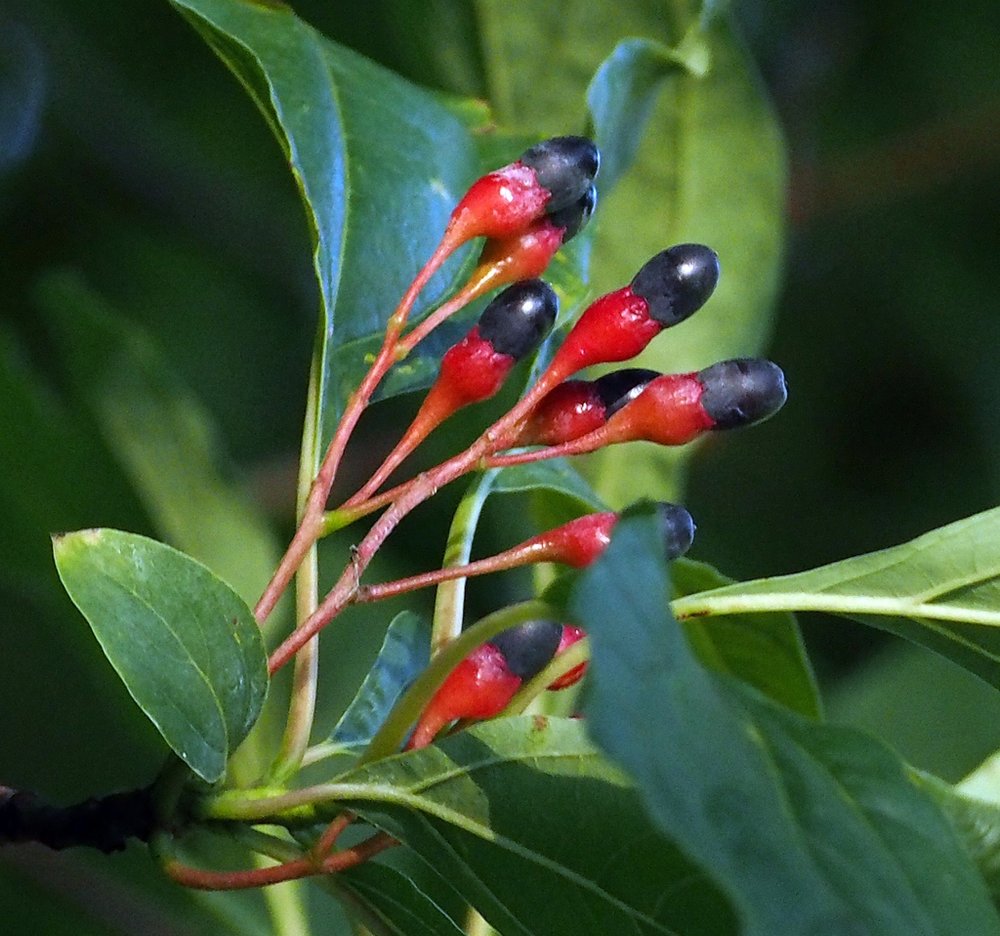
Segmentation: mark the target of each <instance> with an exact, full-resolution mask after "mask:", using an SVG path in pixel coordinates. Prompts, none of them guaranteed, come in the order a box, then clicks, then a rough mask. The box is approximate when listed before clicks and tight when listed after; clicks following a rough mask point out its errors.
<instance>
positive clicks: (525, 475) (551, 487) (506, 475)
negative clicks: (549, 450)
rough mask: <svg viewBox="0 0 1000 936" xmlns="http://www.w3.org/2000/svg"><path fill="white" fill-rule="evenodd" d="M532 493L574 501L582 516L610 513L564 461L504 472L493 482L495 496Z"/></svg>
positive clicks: (542, 463) (573, 504) (544, 462)
mask: <svg viewBox="0 0 1000 936" xmlns="http://www.w3.org/2000/svg"><path fill="white" fill-rule="evenodd" d="M529 491H547V492H549V493H552V494H558V495H560V496H562V497H564V498H566V499H567V500H568V501H570V503H571V504H572V506H573V507H574V508H575V509H576V511H577V512H578V513H589V512H590V511H594V510H606V509H607V508H606V507H605V505H604V503H603V502H602V501H601V499H600V498H599V497H598V496H597V495H596V494H595V493H594V490H593V488H592V487H591V486H590V485H589V484H587V482H586V481H584V479H583V478H582V477H581V476H580V474H579V472H577V471H576V470H575V469H574V468H572V467H571V466H570V464H569V463H568V462H567V461H566V460H565V459H562V458H557V459H553V460H551V461H540V462H534V463H531V464H527V465H512V466H511V467H509V468H503V469H501V470H500V471H499V473H498V474H497V476H496V478H495V480H494V481H493V482H492V489H491V493H493V494H523V493H527V492H529Z"/></svg>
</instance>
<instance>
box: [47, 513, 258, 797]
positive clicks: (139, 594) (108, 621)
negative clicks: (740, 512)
mask: <svg viewBox="0 0 1000 936" xmlns="http://www.w3.org/2000/svg"><path fill="white" fill-rule="evenodd" d="M53 546H54V551H55V558H56V567H57V569H58V571H59V576H60V578H61V579H62V581H63V584H64V585H65V587H66V591H67V592H69V595H70V597H71V598H72V599H73V603H74V604H75V605H76V606H77V607H78V608H79V609H80V611H81V612H83V615H84V617H86V619H87V621H88V623H89V624H90V626H91V628H92V629H93V631H94V635H95V636H96V637H97V639H98V641H99V643H100V644H101V647H102V648H103V650H104V653H105V655H106V656H107V657H108V660H110V662H111V665H112V666H113V667H114V668H115V670H116V671H117V673H118V675H119V676H120V677H121V678H122V681H123V682H124V683H125V685H126V687H127V688H128V690H129V692H130V693H131V695H132V697H133V698H134V699H135V701H136V703H137V704H138V705H139V707H140V708H141V709H142V710H143V711H144V712H145V713H146V715H147V716H148V717H149V719H150V720H151V721H152V722H153V724H154V725H156V727H157V729H158V730H159V732H160V734H162V735H163V738H164V740H165V741H166V742H167V744H169V745H170V747H171V748H173V750H174V751H175V752H176V753H177V755H178V756H179V757H180V758H181V759H182V760H183V761H184V762H185V763H186V764H187V765H188V766H189V767H191V769H192V770H194V771H195V772H196V773H197V774H198V775H199V776H200V777H202V778H203V779H205V780H207V781H208V782H210V783H212V782H214V781H216V780H218V779H220V778H221V777H222V776H223V774H224V773H225V770H226V760H227V758H228V756H229V755H230V754H231V753H232V752H233V751H234V750H235V748H236V747H237V745H238V744H239V743H240V741H242V740H243V738H244V737H246V734H247V732H248V731H249V730H250V728H251V727H252V726H253V724H254V722H255V720H256V718H257V715H258V714H259V712H260V709H261V706H262V704H263V702H264V696H265V694H266V692H267V661H266V658H265V655H264V647H263V644H262V642H261V638H260V631H259V630H258V628H257V622H256V621H255V620H254V617H253V614H252V613H251V611H250V609H249V608H248V607H247V606H246V604H245V603H244V602H243V601H242V599H241V598H240V597H239V596H238V595H237V594H236V593H235V592H233V591H232V590H231V589H230V588H229V587H228V586H227V585H226V584H225V583H223V582H222V581H221V580H219V579H217V578H216V577H215V576H214V575H213V574H212V573H211V572H210V571H209V570H208V569H207V568H205V567H204V566H203V565H201V564H200V563H198V562H195V560H193V559H191V558H189V557H188V556H185V555H184V554H183V553H180V552H177V550H175V549H172V548H171V547H169V546H165V545H163V544H162V543H157V542H156V541H154V540H150V539H146V538H145V537H143V536H136V535H135V534H132V533H122V532H120V531H118V530H107V529H105V530H82V531H80V532H77V533H67V534H64V535H62V536H59V537H56V538H55V539H54V543H53Z"/></svg>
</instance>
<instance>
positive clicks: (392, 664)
mask: <svg viewBox="0 0 1000 936" xmlns="http://www.w3.org/2000/svg"><path fill="white" fill-rule="evenodd" d="M428 663H430V628H429V627H428V626H427V624H426V623H425V622H424V621H423V620H422V619H421V618H419V617H418V616H417V615H416V614H414V613H413V612H412V611H401V612H400V613H399V614H397V615H396V616H395V617H394V618H393V619H392V621H391V622H390V623H389V627H388V629H387V630H386V632H385V640H383V641H382V647H381V648H380V649H379V652H378V656H377V657H376V658H375V662H374V664H372V668H371V670H370V671H369V673H368V675H367V676H366V677H365V681H364V682H363V683H362V684H361V687H360V688H359V689H358V694H357V695H356V696H355V697H354V700H353V701H352V702H351V704H350V705H349V706H348V707H347V710H346V711H345V712H344V714H343V715H342V716H341V718H340V721H338V722H337V724H336V726H335V727H334V729H333V733H332V734H331V736H330V740H331V741H333V742H335V743H337V744H345V745H355V744H367V743H368V742H369V741H371V739H372V737H373V736H374V734H375V732H376V731H378V729H379V728H380V727H381V725H382V723H383V722H384V721H385V719H386V716H388V714H389V712H391V711H392V708H393V706H394V705H395V704H396V703H397V702H398V701H399V698H400V696H401V695H402V694H403V693H404V692H405V691H406V690H407V688H408V687H409V686H410V684H411V683H412V682H413V680H414V679H415V678H416V677H417V676H418V675H419V674H420V673H421V672H422V671H423V670H424V669H426V667H427V664H428Z"/></svg>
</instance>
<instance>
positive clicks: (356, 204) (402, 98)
mask: <svg viewBox="0 0 1000 936" xmlns="http://www.w3.org/2000/svg"><path fill="white" fill-rule="evenodd" d="M172 2H173V3H174V6H176V7H177V8H178V9H179V10H180V11H181V12H182V13H183V14H184V15H185V16H186V17H187V18H188V19H189V20H190V21H191V22H192V24H193V25H194V26H195V28H196V29H198V31H199V32H200V33H201V35H202V36H203V37H204V38H205V40H206V41H207V42H208V43H209V45H211V46H212V48H213V49H214V50H215V51H216V53H217V54H218V55H219V56H220V58H222V60H223V61H224V62H225V63H226V65H228V66H229V68H230V69H232V71H233V72H234V73H235V74H236V76H237V77H238V78H239V79H240V81H242V82H243V84H244V85H245V86H246V87H247V89H248V91H249V92H250V94H251V95H252V96H253V98H254V100H255V101H256V103H257V105H258V106H259V107H260V109H261V111H262V112H263V114H264V116H265V118H266V119H267V121H268V123H269V124H270V126H271V129H272V130H273V131H274V133H275V135H276V136H277V137H278V140H279V142H280V143H281V145H282V147H283V149H284V150H285V153H286V155H287V157H288V160H289V163H290V166H291V169H292V171H293V173H294V174H295V177H296V181H297V182H298V185H299V188H300V191H301V194H302V198H303V201H304V202H305V207H306V211H307V214H308V216H309V219H310V222H311V226H312V230H313V235H314V239H315V247H316V250H315V267H316V275H317V278H318V280H319V287H320V298H321V303H322V314H323V327H322V328H321V352H322V359H323V367H322V372H321V376H322V384H321V389H320V398H321V399H322V400H323V403H324V409H325V414H324V422H325V425H326V427H327V429H329V427H330V426H331V425H332V424H333V421H334V420H335V419H336V417H337V415H338V413H339V412H340V410H341V408H342V406H343V402H344V400H345V399H346V395H347V394H348V393H349V392H350V391H351V390H353V388H354V387H355V386H356V385H357V383H358V381H359V378H360V375H361V374H363V372H364V368H365V366H366V364H365V361H364V358H363V355H361V354H358V353H357V349H356V348H355V349H354V350H353V352H352V353H351V354H349V355H338V354H337V349H338V348H340V347H341V346H346V345H348V344H349V343H352V342H358V341H359V339H365V338H369V337H370V336H372V335H377V334H381V333H382V331H383V330H384V328H385V323H386V321H387V320H388V317H389V315H390V314H391V312H392V310H393V309H394V308H395V306H396V303H397V302H398V301H399V298H400V297H401V296H402V294H403V292H404V291H405V289H406V287H407V285H408V284H409V282H410V280H411V279H412V277H413V276H414V274H415V273H416V272H417V270H418V269H419V268H420V266H421V265H422V264H423V263H424V261H425V260H426V259H427V257H428V256H430V254H431V252H432V250H433V249H434V247H435V246H436V244H437V241H438V238H439V237H440V235H441V233H442V231H443V230H444V226H445V223H446V221H447V219H448V216H449V214H450V213H451V210H452V208H453V207H454V205H455V204H456V202H457V201H458V198H459V197H460V196H461V194H462V192H463V191H464V189H465V188H466V186H467V185H468V184H469V182H471V181H472V180H473V179H474V178H475V177H476V174H477V170H478V157H477V153H476V150H475V146H474V145H473V142H472V140H471V137H470V134H469V131H468V128H467V126H466V124H465V123H463V121H462V120H461V119H460V118H459V117H458V116H456V114H457V113H458V110H457V109H453V108H449V107H447V106H445V104H444V103H443V102H442V101H440V100H439V99H437V98H435V97H434V96H432V95H430V94H428V93H427V92H424V91H422V90H421V89H419V88H417V87H415V86H414V85H411V84H409V83H408V82H406V81H404V80H403V79H401V78H399V77H398V76H396V75H394V74H392V73H391V72H389V71H387V70H385V69H383V68H381V67H379V66H377V65H375V64H374V63H372V62H370V61H368V60H366V59H364V58H362V57H361V56H359V55H357V54H356V53H354V52H351V51H350V50H349V49H346V48H344V47H342V46H339V45H337V44H336V43H333V42H331V41H329V40H328V39H325V38H324V37H323V36H322V35H320V34H319V33H318V32H316V31H315V30H314V29H312V28H311V27H310V26H309V25H308V24H306V23H305V22H303V21H302V20H300V19H299V18H298V17H297V16H296V15H295V14H294V13H293V12H292V10H291V9H290V8H289V7H287V6H285V5H284V4H282V3H277V2H275V3H258V2H252V0H172ZM461 113H462V114H463V116H467V115H469V114H471V113H473V112H472V110H471V109H469V108H466V109H464V110H462V111H461ZM481 116H482V115H481V114H479V118H478V119H479V120H481ZM455 269H456V264H451V265H450V266H449V268H448V269H447V271H445V272H443V273H442V274H441V275H439V276H438V277H437V278H436V279H435V281H434V282H433V283H432V284H431V286H430V287H429V291H428V294H427V295H428V301H433V300H434V299H435V298H436V297H440V296H441V294H442V292H443V290H444V288H445V287H446V285H447V284H448V283H449V282H450V281H451V279H452V277H453V276H454V272H455Z"/></svg>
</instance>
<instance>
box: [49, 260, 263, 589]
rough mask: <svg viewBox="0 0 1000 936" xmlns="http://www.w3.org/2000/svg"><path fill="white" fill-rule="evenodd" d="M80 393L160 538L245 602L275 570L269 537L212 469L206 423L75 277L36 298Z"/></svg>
mask: <svg viewBox="0 0 1000 936" xmlns="http://www.w3.org/2000/svg"><path fill="white" fill-rule="evenodd" d="M39 296H40V299H41V303H42V305H43V307H44V308H45V310H46V312H47V313H48V320H49V322H50V323H51V324H52V326H53V329H54V331H55V335H56V337H57V339H58V340H59V342H60V344H61V347H62V351H63V354H64V357H65V360H66V363H67V366H68V369H69V372H70V376H71V378H72V379H73V381H74V382H75V385H76V388H77V393H78V394H79V396H80V397H82V398H83V400H84V401H85V402H86V404H87V405H88V406H89V408H90V410H91V412H92V414H93V416H94V419H95V421H96V423H97V425H98V426H99V428H100V430H101V432H102V434H103V435H104V438H105V440H106V441H107V444H108V446H109V448H110V449H111V450H112V451H113V452H114V453H115V455H116V456H117V458H118V460H119V461H120V463H121V464H122V466H123V467H124V469H125V471H126V472H127V474H128V476H129V478H130V479H131V480H132V482H133V484H134V486H135V489H136V491H137V492H138V494H139V496H140V498H141V499H142V501H143V503H144V505H145V506H146V508H147V510H148V511H149V514H150V516H151V517H152V518H153V520H154V522H155V524H156V526H157V529H158V531H159V533H160V534H161V535H162V536H163V537H164V538H165V539H167V540H168V541H170V542H171V543H172V544H173V545H175V546H176V547H177V548H178V549H181V550H183V551H184V552H185V553H187V554H188V555H190V556H191V557H192V558H194V559H197V560H198V561H199V562H203V563H204V564H205V565H207V566H208V567H209V568H210V569H212V571H213V572H215V573H216V575H218V576H219V577H220V578H222V579H223V580H224V581H225V582H227V583H228V584H229V585H231V586H232V587H233V589H234V590H235V591H236V592H237V593H238V594H239V595H240V597H241V598H243V600H244V601H246V602H247V603H250V602H253V601H254V600H256V598H257V596H258V595H259V594H260V592H261V591H262V590H263V588H264V586H265V585H266V584H267V581H268V578H269V577H270V574H271V571H272V570H273V569H274V567H275V566H276V565H277V562H278V559H279V558H280V553H279V551H278V547H277V543H276V540H275V537H274V535H273V534H272V532H271V531H270V529H269V528H268V525H267V523H266V521H265V520H264V518H263V517H262V516H261V515H260V514H259V513H258V512H257V510H256V508H255V507H254V505H253V504H252V503H251V501H250V499H249V498H248V497H246V496H245V495H244V494H243V493H242V492H240V491H239V490H238V489H237V488H236V486H235V485H234V484H233V483H232V481H231V480H230V479H229V478H227V477H226V476H225V474H224V472H223V471H222V470H221V469H220V468H219V462H220V461H221V459H220V448H221V446H220V443H219V440H218V439H217V438H216V435H215V432H214V427H213V425H212V422H211V419H210V417H209V415H208V414H207V413H206V412H205V411H204V409H203V408H202V407H201V406H200V404H199V403H198V401H197V400H195V399H194V398H193V397H192V395H191V393H190V392H189V391H188V390H187V388H186V387H185V386H184V385H183V384H182V383H181V382H180V380H179V379H178V378H177V377H176V375H175V374H174V373H173V372H172V371H171V370H170V368H169V367H168V366H167V364H166V362H165V361H164V360H163V358H162V356H161V355H160V354H159V352H158V350H157V348H156V347H155V345H154V344H153V342H152V340H151V339H150V338H149V336H147V335H146V334H144V333H143V332H142V331H141V330H139V329H138V328H135V327H132V326H130V325H129V324H128V323H126V322H125V321H124V320H122V319H120V318H118V317H116V316H115V314H114V313H113V312H112V310H111V309H110V308H108V307H107V306H106V305H105V304H104V303H103V302H102V301H101V299H100V298H99V297H98V296H96V295H95V294H94V293H93V292H91V291H90V290H89V289H87V287H86V286H85V285H84V284H83V283H82V282H81V281H80V280H79V279H78V278H76V277H75V276H73V275H71V274H62V275H54V276H50V277H49V278H48V279H47V280H46V281H45V282H44V283H43V285H42V288H41V289H40V290H39Z"/></svg>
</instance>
